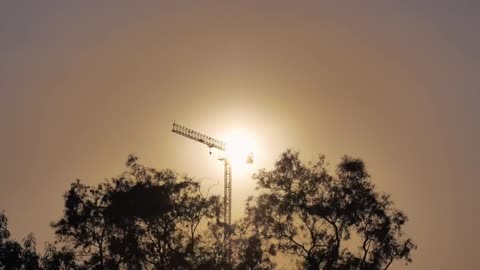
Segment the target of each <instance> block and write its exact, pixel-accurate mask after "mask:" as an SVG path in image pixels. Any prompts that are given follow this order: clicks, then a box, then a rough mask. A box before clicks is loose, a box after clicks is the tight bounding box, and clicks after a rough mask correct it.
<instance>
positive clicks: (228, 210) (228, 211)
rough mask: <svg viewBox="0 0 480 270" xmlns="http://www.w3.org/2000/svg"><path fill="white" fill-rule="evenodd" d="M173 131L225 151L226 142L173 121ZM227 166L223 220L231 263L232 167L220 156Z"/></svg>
mask: <svg viewBox="0 0 480 270" xmlns="http://www.w3.org/2000/svg"><path fill="white" fill-rule="evenodd" d="M172 132H174V133H177V134H179V135H182V136H184V137H187V138H189V139H192V140H194V141H197V142H199V143H202V144H205V145H207V146H208V147H210V148H216V149H218V150H220V151H225V143H224V142H223V141H220V140H217V139H215V138H212V137H210V136H207V135H205V134H202V133H200V132H197V131H195V130H192V129H189V128H187V127H184V126H182V125H179V124H176V123H173V128H172ZM219 160H221V161H223V163H224V166H225V168H224V169H225V171H224V181H225V182H224V197H223V222H224V225H225V228H224V235H223V246H224V259H225V261H226V263H228V264H231V261H232V246H231V242H230V234H231V225H232V167H231V165H230V162H229V161H228V159H227V158H226V157H224V158H220V159H219Z"/></svg>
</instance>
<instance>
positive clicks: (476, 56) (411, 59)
mask: <svg viewBox="0 0 480 270" xmlns="http://www.w3.org/2000/svg"><path fill="white" fill-rule="evenodd" d="M180 2H181V3H180ZM257 2H259V1H251V2H248V1H238V2H228V3H227V2H225V1H218V2H214V1H172V2H171V3H164V2H160V1H60V0H59V1H0V125H1V132H0V149H1V156H0V209H4V210H5V211H6V214H7V216H8V218H9V221H10V228H11V230H12V231H13V233H14V236H15V237H16V238H18V239H19V238H21V237H23V236H24V235H26V234H27V233H29V232H34V233H35V235H36V236H37V238H38V242H39V243H43V242H45V241H47V240H52V239H53V232H52V230H51V229H50V228H49V222H51V221H53V220H56V219H58V218H59V217H60V216H61V214H62V208H63V204H62V194H63V193H64V192H65V191H66V190H67V188H68V186H69V184H70V183H71V182H72V181H74V180H75V179H76V178H80V179H82V180H83V181H85V182H86V183H89V184H95V183H98V182H100V181H103V179H105V178H108V177H112V176H116V175H118V174H120V173H121V172H122V170H123V169H124V166H123V164H124V163H125V161H126V158H127V155H128V154H130V153H134V154H136V155H138V156H139V157H140V161H141V162H143V163H144V164H146V165H149V166H154V167H156V168H173V169H175V170H177V171H178V172H181V173H187V174H189V175H191V176H194V177H196V178H198V179H199V180H202V181H203V182H202V183H203V185H204V186H211V185H214V184H216V183H217V182H219V184H218V185H217V186H215V190H216V191H215V192H218V193H219V194H221V191H222V190H223V189H222V188H223V186H222V181H223V178H222V177H223V167H222V164H221V163H220V162H218V161H216V160H215V158H214V157H209V155H208V150H207V149H206V147H204V146H202V145H200V144H198V143H195V142H192V141H188V140H187V139H185V138H182V137H180V136H178V135H176V134H173V133H172V132H170V129H171V124H172V122H173V120H176V121H177V122H179V123H182V124H185V125H186V126H189V127H192V128H194V129H197V130H199V131H203V132H205V133H207V134H209V135H212V136H214V137H218V138H220V139H221V138H222V136H223V135H224V134H225V133H228V132H229V130H231V129H236V128H243V129H247V130H248V131H249V132H250V133H251V134H253V135H254V136H255V138H256V140H257V144H258V145H259V146H260V147H259V149H258V150H257V152H258V153H256V158H257V161H256V165H255V167H254V168H251V169H248V170H247V171H242V172H240V171H238V170H237V171H234V178H233V181H234V183H233V185H234V192H233V193H234V198H233V199H234V215H233V216H234V219H235V218H238V217H240V216H241V214H242V211H243V205H244V200H245V198H246V197H247V196H248V195H249V194H251V193H252V192H253V189H254V183H253V181H252V180H251V179H250V178H249V176H248V175H249V174H251V173H252V172H254V171H255V170H256V169H258V168H261V167H266V168H271V167H272V166H273V162H274V161H275V160H276V158H277V157H278V155H279V154H280V153H281V151H283V150H285V149H287V148H293V149H295V150H298V151H300V152H301V155H302V158H303V159H305V160H312V159H315V158H316V157H317V155H318V154H320V153H323V154H326V155H327V159H328V160H329V161H330V163H331V166H332V167H333V166H334V165H335V164H336V163H337V162H338V160H339V158H340V157H341V156H342V155H343V154H350V155H354V156H356V157H361V158H364V159H365V161H366V162H367V165H368V168H369V171H370V173H371V174H372V176H373V179H374V182H375V183H376V184H377V187H378V189H379V190H381V191H384V192H387V193H390V194H391V195H392V199H393V200H394V201H395V202H396V205H397V207H399V208H400V209H403V210H404V211H405V212H406V213H407V215H408V216H409V218H410V221H409V223H408V227H407V232H408V234H409V235H410V236H411V237H413V238H414V240H415V242H416V243H417V244H418V247H419V248H418V250H417V251H416V252H415V253H414V263H413V264H412V265H410V266H409V267H408V269H445V270H446V269H479V268H480V261H479V260H478V257H477V256H478V242H479V241H480V237H479V234H478V228H479V227H480V216H479V211H478V206H479V205H480V204H479V199H478V198H479V196H478V192H479V190H480V189H479V188H480V182H479V180H480V179H479V176H478V175H479V174H478V169H477V168H478V163H479V162H480V158H479V154H478V153H479V151H480V143H479V141H478V139H479V138H480V121H479V115H480V106H479V105H478V103H479V101H480V89H479V85H480V34H479V29H478V27H479V25H480V2H479V1H473V0H472V1H454V0H451V1H420V0H419V1H395V2H396V3H395V4H393V2H394V1H345V2H343V3H344V4H342V5H340V4H320V3H319V2H320V1H303V2H301V1H289V2H287V1H270V2H264V1H262V2H261V4H259V3H257ZM331 2H337V3H338V2H339V1H331ZM347 2H348V3H347ZM360 2H361V3H360ZM387 2H388V3H387ZM396 267H399V268H403V267H402V266H398V265H397V266H396ZM396 269H398V268H396Z"/></svg>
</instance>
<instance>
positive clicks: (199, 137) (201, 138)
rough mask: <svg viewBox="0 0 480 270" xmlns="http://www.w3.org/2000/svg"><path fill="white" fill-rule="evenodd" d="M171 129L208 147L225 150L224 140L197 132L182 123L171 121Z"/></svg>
mask: <svg viewBox="0 0 480 270" xmlns="http://www.w3.org/2000/svg"><path fill="white" fill-rule="evenodd" d="M172 131H173V132H175V133H177V134H179V135H182V136H184V137H187V138H189V139H192V140H194V141H197V142H199V143H203V144H206V145H207V146H208V147H210V148H216V149H218V150H220V151H225V143H224V142H222V141H220V140H217V139H215V138H212V137H210V136H207V135H205V134H202V133H200V132H197V131H195V130H192V129H189V128H187V127H184V126H182V125H179V124H176V123H173V128H172Z"/></svg>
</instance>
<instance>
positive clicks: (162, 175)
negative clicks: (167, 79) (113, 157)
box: [0, 150, 416, 270]
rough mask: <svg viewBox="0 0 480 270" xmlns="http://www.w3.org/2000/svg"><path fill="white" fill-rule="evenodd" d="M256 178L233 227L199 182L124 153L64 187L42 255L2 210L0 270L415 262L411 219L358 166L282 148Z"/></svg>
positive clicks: (243, 268)
mask: <svg viewBox="0 0 480 270" xmlns="http://www.w3.org/2000/svg"><path fill="white" fill-rule="evenodd" d="M253 179H254V180H256V182H257V192H256V193H255V195H254V196H252V197H250V198H249V199H248V201H247V202H246V208H245V215H244V218H242V219H241V220H239V221H237V222H235V223H234V224H233V225H232V226H231V227H230V226H227V225H226V224H224V223H223V222H222V220H221V218H220V217H222V210H223V207H222V202H221V200H220V197H219V196H217V195H210V194H205V193H202V189H201V187H200V182H198V181H195V180H194V179H192V178H189V177H181V176H179V175H178V174H176V173H175V172H173V171H171V170H168V169H167V170H156V169H153V168H149V167H145V166H143V165H141V164H139V163H138V159H137V158H136V157H134V156H129V157H128V159H127V162H126V170H125V172H124V173H122V174H121V175H119V176H117V177H113V178H111V179H108V180H105V181H103V182H101V183H99V184H97V185H95V186H89V185H86V184H84V183H82V182H81V181H80V180H77V181H75V182H73V183H72V184H71V185H70V188H69V189H68V190H67V192H66V193H65V195H64V212H63V216H62V217H61V218H60V219H59V220H57V221H55V222H52V224H51V226H52V228H53V229H54V232H55V235H56V241H55V243H51V244H47V245H46V247H45V251H44V253H43V255H42V256H40V255H39V254H38V253H37V252H36V250H35V246H36V245H35V238H34V237H33V235H28V236H27V237H26V238H25V239H24V241H23V243H18V242H16V241H15V240H12V239H11V238H10V232H9V231H8V229H7V218H6V216H5V215H4V214H3V213H0V269H46V270H54V269H101V270H103V269H160V270H161V269H165V270H166V269H198V270H202V269H209V270H215V269H232V270H233V269H236V270H247V269H256V270H266V269H275V268H276V266H277V265H276V262H278V261H279V258H281V257H290V258H293V259H294V260H296V261H297V263H296V265H294V266H293V267H294V268H297V269H306V270H313V269H315V270H318V269H326V270H332V269H359V270H360V269H361V270H367V269H372V270H377V269H388V268H389V267H390V266H391V264H392V263H393V262H395V261H403V262H405V263H409V262H411V252H412V250H414V249H415V248H416V246H415V244H414V243H413V242H412V240H411V239H410V238H408V237H406V236H404V225H405V223H406V222H407V216H406V215H405V214H404V213H403V212H402V211H400V210H399V209H396V208H395V207H394V205H393V202H392V200H391V199H390V197H389V196H388V195H386V194H383V193H379V192H378V191H376V190H375V185H374V184H373V182H372V180H371V178H370V176H369V174H368V172H367V170H366V166H365V164H364V162H363V161H362V160H360V159H355V158H351V157H347V156H345V157H343V159H342V160H341V162H340V163H339V164H338V165H337V166H336V167H335V168H334V169H333V170H330V169H329V166H327V164H326V161H325V158H324V157H323V156H320V158H319V159H318V160H317V161H316V162H313V163H312V162H310V163H304V162H302V161H301V160H300V158H299V153H297V152H294V151H290V150H288V151H286V152H284V153H283V154H282V155H281V156H280V159H279V160H278V161H277V162H276V163H275V165H274V167H273V169H271V170H267V169H261V170H259V171H258V173H256V174H255V175H254V176H253ZM225 231H227V232H228V233H229V234H230V235H231V240H230V241H231V246H232V261H231V262H228V263H227V260H225V257H224V251H223V250H224V249H223V248H224V243H223V239H224V233H225Z"/></svg>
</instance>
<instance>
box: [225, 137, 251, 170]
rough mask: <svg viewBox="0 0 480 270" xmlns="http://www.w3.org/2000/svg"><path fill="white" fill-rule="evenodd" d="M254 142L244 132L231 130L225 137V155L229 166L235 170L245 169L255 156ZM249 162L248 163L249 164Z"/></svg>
mask: <svg viewBox="0 0 480 270" xmlns="http://www.w3.org/2000/svg"><path fill="white" fill-rule="evenodd" d="M255 150H256V145H255V140H254V139H253V137H252V136H251V134H249V133H248V132H247V131H246V130H242V129H237V130H233V131H232V132H231V133H230V134H228V135H227V136H226V150H225V155H226V157H227V158H228V159H229V161H230V164H232V166H234V167H237V168H242V167H243V168H245V167H247V166H249V165H250V164H248V163H251V161H252V160H249V158H253V162H255V161H254V156H255ZM249 161H250V162H249Z"/></svg>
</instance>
